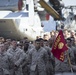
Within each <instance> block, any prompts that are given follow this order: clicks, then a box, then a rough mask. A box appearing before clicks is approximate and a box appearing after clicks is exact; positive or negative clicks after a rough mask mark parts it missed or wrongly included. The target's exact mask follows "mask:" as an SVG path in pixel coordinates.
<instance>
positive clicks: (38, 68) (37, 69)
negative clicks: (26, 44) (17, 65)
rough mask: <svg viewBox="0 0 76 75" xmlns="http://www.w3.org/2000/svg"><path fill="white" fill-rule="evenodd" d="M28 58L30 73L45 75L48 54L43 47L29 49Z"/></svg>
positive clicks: (32, 74) (31, 74)
mask: <svg viewBox="0 0 76 75" xmlns="http://www.w3.org/2000/svg"><path fill="white" fill-rule="evenodd" d="M28 58H29V59H30V75H37V74H39V75H47V74H46V64H47V60H48V54H47V51H46V50H45V49H44V48H42V47H41V48H40V49H39V50H36V49H35V48H33V49H32V50H30V51H29V54H28Z"/></svg>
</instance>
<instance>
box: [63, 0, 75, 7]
mask: <svg viewBox="0 0 76 75" xmlns="http://www.w3.org/2000/svg"><path fill="white" fill-rule="evenodd" d="M62 1H63V2H64V4H65V6H68V5H76V0H62Z"/></svg>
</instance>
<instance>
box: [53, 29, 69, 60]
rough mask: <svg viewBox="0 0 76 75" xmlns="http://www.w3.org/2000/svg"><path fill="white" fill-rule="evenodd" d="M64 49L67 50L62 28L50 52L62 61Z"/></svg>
mask: <svg viewBox="0 0 76 75" xmlns="http://www.w3.org/2000/svg"><path fill="white" fill-rule="evenodd" d="M66 50H68V47H67V45H66V41H65V39H64V36H63V32H62V30H60V31H59V34H58V36H57V38H56V40H55V42H54V45H53V47H52V53H53V55H54V56H55V57H56V58H57V59H59V60H60V61H64V51H66Z"/></svg>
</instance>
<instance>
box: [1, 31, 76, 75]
mask: <svg viewBox="0 0 76 75" xmlns="http://www.w3.org/2000/svg"><path fill="white" fill-rule="evenodd" d="M63 33H64V37H65V40H66V42H67V46H68V50H67V51H65V53H64V55H65V60H64V61H63V62H61V61H59V60H58V59H56V58H55V57H54V56H53V54H52V53H51V50H52V46H53V44H54V41H55V39H56V37H57V34H58V32H51V33H50V38H49V39H48V40H47V39H46V38H45V37H43V38H37V39H36V40H35V41H33V42H31V43H30V42H29V40H28V38H24V39H23V40H21V41H19V42H18V41H16V40H12V41H11V40H10V39H6V40H4V38H2V37H0V75H72V73H73V74H74V75H75V74H76V73H75V71H76V66H75V65H76V43H75V38H76V36H75V34H74V33H72V32H69V31H67V30H64V31H63ZM68 56H69V59H70V64H69V59H68Z"/></svg>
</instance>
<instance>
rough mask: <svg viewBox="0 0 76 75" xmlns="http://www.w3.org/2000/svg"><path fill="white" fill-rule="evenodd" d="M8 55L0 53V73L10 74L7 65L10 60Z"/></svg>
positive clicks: (2, 74) (3, 74) (1, 74)
mask: <svg viewBox="0 0 76 75" xmlns="http://www.w3.org/2000/svg"><path fill="white" fill-rule="evenodd" d="M9 60H10V59H9V56H8V54H7V53H6V52H4V53H2V54H1V53H0V75H10V72H9V66H10V61H9Z"/></svg>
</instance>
